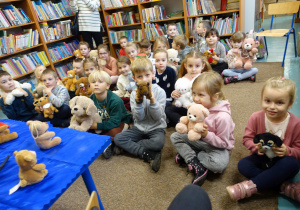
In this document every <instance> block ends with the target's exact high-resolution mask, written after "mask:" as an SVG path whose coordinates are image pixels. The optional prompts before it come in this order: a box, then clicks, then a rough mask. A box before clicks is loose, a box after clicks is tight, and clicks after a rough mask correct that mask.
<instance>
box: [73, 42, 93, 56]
mask: <svg viewBox="0 0 300 210" xmlns="http://www.w3.org/2000/svg"><path fill="white" fill-rule="evenodd" d="M78 46H79V51H80V53H81V55H82V56H84V57H85V58H88V57H89V53H90V51H91V49H90V46H89V43H87V42H85V41H81V42H79V45H78ZM76 57H77V56H76Z"/></svg>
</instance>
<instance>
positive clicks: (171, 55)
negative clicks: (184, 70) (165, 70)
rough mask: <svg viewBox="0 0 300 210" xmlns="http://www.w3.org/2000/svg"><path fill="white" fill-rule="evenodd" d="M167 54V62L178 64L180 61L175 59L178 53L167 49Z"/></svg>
mask: <svg viewBox="0 0 300 210" xmlns="http://www.w3.org/2000/svg"><path fill="white" fill-rule="evenodd" d="M167 53H168V58H169V62H171V63H173V62H176V63H178V62H179V61H180V59H179V58H177V56H178V51H177V50H175V49H167Z"/></svg>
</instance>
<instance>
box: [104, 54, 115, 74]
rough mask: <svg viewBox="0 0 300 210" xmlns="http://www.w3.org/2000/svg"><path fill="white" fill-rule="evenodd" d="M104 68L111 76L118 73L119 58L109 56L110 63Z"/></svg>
mask: <svg viewBox="0 0 300 210" xmlns="http://www.w3.org/2000/svg"><path fill="white" fill-rule="evenodd" d="M102 68H103V70H104V71H106V72H107V73H108V74H109V76H117V75H118V67H117V60H116V59H115V58H114V57H111V56H109V60H108V63H107V64H106V65H105V66H103V67H102Z"/></svg>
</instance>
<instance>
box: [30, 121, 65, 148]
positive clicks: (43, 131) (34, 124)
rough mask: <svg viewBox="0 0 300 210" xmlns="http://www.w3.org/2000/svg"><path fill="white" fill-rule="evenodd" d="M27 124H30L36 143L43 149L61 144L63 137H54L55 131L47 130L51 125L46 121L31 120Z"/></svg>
mask: <svg viewBox="0 0 300 210" xmlns="http://www.w3.org/2000/svg"><path fill="white" fill-rule="evenodd" d="M26 124H27V125H28V126H29V130H30V132H31V135H32V137H33V139H34V141H35V143H36V145H37V146H38V147H40V148H41V149H50V148H52V147H55V146H56V145H59V144H60V142H61V138H59V137H54V138H53V136H55V133H54V132H53V131H51V132H49V131H47V130H48V128H49V125H48V124H47V123H46V122H40V121H32V120H29V121H27V123H26ZM52 138H53V139H52Z"/></svg>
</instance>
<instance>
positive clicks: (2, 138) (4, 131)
mask: <svg viewBox="0 0 300 210" xmlns="http://www.w3.org/2000/svg"><path fill="white" fill-rule="evenodd" d="M16 138H18V134H17V133H16V132H13V133H10V131H9V129H8V125H6V124H4V123H1V122H0V144H2V143H5V142H8V141H11V140H14V139H16Z"/></svg>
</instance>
